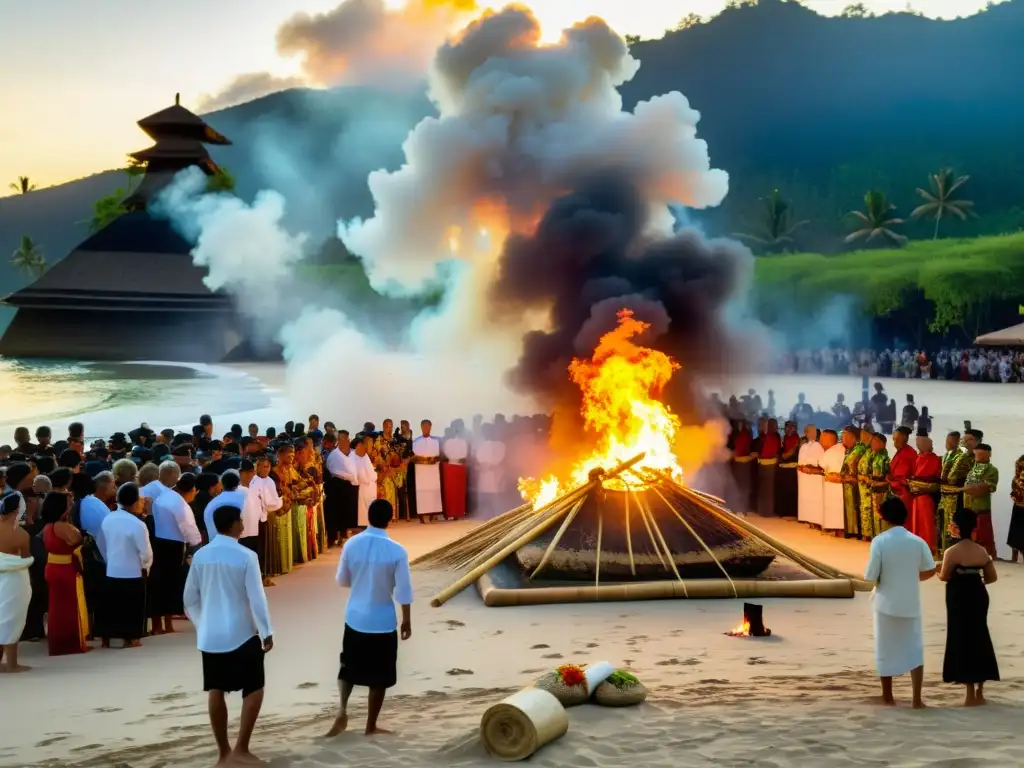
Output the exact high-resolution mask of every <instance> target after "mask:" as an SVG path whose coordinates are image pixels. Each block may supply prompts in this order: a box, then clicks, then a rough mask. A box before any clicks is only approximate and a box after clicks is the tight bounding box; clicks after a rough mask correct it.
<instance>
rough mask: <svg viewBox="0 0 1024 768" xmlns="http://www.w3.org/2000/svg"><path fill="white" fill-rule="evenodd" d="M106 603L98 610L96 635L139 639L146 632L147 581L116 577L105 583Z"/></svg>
mask: <svg viewBox="0 0 1024 768" xmlns="http://www.w3.org/2000/svg"><path fill="white" fill-rule="evenodd" d="M103 593H104V594H103V602H102V604H101V605H100V606H99V608H98V610H97V612H96V629H95V631H94V632H93V634H94V635H95V636H96V637H100V638H103V639H105V640H110V639H111V638H114V639H118V640H140V639H141V638H143V637H145V635H146V580H145V579H143V578H138V579H114V578H111V577H110V576H108V577H107V578H106V579H105V580H104V583H103Z"/></svg>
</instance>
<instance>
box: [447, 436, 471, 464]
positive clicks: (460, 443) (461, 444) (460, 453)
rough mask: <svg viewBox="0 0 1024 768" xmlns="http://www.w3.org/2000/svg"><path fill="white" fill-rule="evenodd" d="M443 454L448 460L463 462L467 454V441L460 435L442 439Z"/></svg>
mask: <svg viewBox="0 0 1024 768" xmlns="http://www.w3.org/2000/svg"><path fill="white" fill-rule="evenodd" d="M444 455H445V458H446V459H448V461H458V462H463V461H465V460H466V457H467V456H469V443H467V442H466V441H465V440H463V439H462V438H461V437H452V438H449V439H448V440H445V441H444Z"/></svg>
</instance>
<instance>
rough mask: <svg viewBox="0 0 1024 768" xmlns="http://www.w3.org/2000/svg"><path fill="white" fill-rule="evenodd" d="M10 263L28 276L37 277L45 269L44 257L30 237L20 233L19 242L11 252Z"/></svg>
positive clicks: (40, 275)
mask: <svg viewBox="0 0 1024 768" xmlns="http://www.w3.org/2000/svg"><path fill="white" fill-rule="evenodd" d="M11 265H12V266H13V267H14V268H15V269H19V270H21V271H22V272H25V273H26V274H27V275H28V276H29V277H34V278H38V277H42V275H43V272H45V271H46V257H45V256H43V252H42V250H40V248H39V246H38V245H36V244H35V243H34V242H33V241H32V238H31V237H29V236H28V235H22V236H21V243H20V244H19V245H18V247H17V248H16V249H15V251H14V253H12V254H11Z"/></svg>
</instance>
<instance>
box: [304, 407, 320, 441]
mask: <svg viewBox="0 0 1024 768" xmlns="http://www.w3.org/2000/svg"><path fill="white" fill-rule="evenodd" d="M306 434H307V435H309V436H310V437H312V438H313V442H314V443H319V442H320V441H321V440H323V438H324V433H323V430H321V429H320V417H319V416H317V415H316V414H315V413H311V414H310V415H309V427H308V428H307V429H306Z"/></svg>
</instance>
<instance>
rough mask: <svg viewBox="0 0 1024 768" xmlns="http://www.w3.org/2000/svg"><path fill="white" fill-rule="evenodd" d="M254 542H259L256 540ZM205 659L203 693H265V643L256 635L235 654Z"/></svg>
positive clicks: (238, 648) (209, 656)
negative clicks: (262, 691) (263, 691)
mask: <svg viewBox="0 0 1024 768" xmlns="http://www.w3.org/2000/svg"><path fill="white" fill-rule="evenodd" d="M250 538H256V537H255V536H252V537H250ZM202 655H203V690H204V691H220V692H221V693H233V692H234V691H241V692H242V698H243V699H244V698H245V697H246V696H248V695H250V694H252V693H256V691H261V690H263V685H264V680H265V671H264V657H265V656H266V654H265V653H264V651H263V642H262V641H261V640H260V638H259V637H258V636H256V635H254V636H252V637H250V638H249V639H248V640H246V641H245V642H244V643H242V644H241V645H240V646H238V647H237V648H235V650H233V651H228V652H227V653H208V652H207V651H202Z"/></svg>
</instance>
